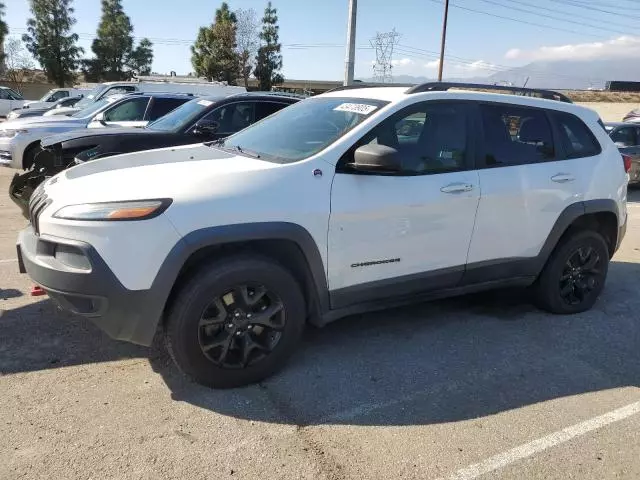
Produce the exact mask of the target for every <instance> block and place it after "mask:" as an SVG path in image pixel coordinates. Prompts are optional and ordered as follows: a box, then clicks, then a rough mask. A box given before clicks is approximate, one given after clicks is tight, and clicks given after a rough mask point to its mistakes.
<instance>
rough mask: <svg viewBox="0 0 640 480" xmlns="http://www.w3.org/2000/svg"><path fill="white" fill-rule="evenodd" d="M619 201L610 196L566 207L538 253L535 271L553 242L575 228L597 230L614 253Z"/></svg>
mask: <svg viewBox="0 0 640 480" xmlns="http://www.w3.org/2000/svg"><path fill="white" fill-rule="evenodd" d="M618 218H619V212H618V205H617V204H616V202H615V201H614V200H611V199H598V200H586V201H583V202H577V203H574V204H571V205H569V206H568V207H567V208H565V209H564V210H563V211H562V213H561V214H560V216H559V217H558V219H557V220H556V223H555V224H554V226H553V228H552V229H551V232H550V234H549V236H548V237H547V240H546V242H545V243H544V245H543V247H542V249H541V251H540V254H539V255H538V259H539V262H538V265H537V269H538V271H537V273H540V272H541V271H542V268H543V267H544V265H545V264H546V263H547V260H548V259H549V257H550V256H551V253H552V252H553V250H554V249H555V248H556V246H557V245H558V244H559V243H560V242H561V241H562V240H563V239H564V238H566V236H567V235H570V234H571V232H573V231H575V230H584V229H592V230H595V231H597V232H598V233H600V234H601V235H602V236H603V237H604V239H605V241H606V242H607V247H608V248H609V257H613V254H614V253H615V251H616V248H617V246H618V234H619V232H618V230H619V229H618V225H619V222H618Z"/></svg>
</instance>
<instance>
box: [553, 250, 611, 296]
mask: <svg viewBox="0 0 640 480" xmlns="http://www.w3.org/2000/svg"><path fill="white" fill-rule="evenodd" d="M599 267H600V255H599V254H598V252H597V251H596V249H595V248H593V247H591V246H584V247H579V248H578V249H577V250H576V251H575V252H574V253H573V254H572V255H571V256H570V257H569V258H568V259H567V262H566V263H565V266H564V270H563V271H562V276H561V277H560V296H561V297H562V299H563V300H564V301H565V302H566V303H567V304H569V305H578V304H580V303H582V302H583V301H584V300H585V299H586V298H587V297H588V296H589V295H591V293H592V292H593V291H594V290H596V288H597V287H598V286H599V284H600V282H601V281H602V278H601V277H602V275H601V274H602V271H601V270H600V268H599Z"/></svg>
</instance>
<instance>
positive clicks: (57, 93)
mask: <svg viewBox="0 0 640 480" xmlns="http://www.w3.org/2000/svg"><path fill="white" fill-rule="evenodd" d="M89 92H90V90H89V89H85V88H54V89H52V90H49V91H48V92H47V93H45V94H44V95H43V96H42V98H40V100H27V101H25V102H24V105H23V106H22V108H46V107H49V106H51V105H52V104H53V103H55V102H57V101H58V100H62V99H64V98H69V97H83V96H84V95H87V94H88V93H89Z"/></svg>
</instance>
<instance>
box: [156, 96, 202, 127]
mask: <svg viewBox="0 0 640 480" xmlns="http://www.w3.org/2000/svg"><path fill="white" fill-rule="evenodd" d="M213 103H214V102H212V101H210V100H205V99H202V100H191V101H189V102H187V103H183V104H182V105H180V106H179V107H178V108H176V109H175V110H173V111H171V112H169V113H168V114H166V115H165V116H164V117H160V118H159V119H158V120H156V121H155V122H153V123H150V124H149V125H147V127H146V128H148V129H149V130H158V131H161V132H171V131H178V130H182V129H183V128H185V127H187V126H189V125H191V123H192V122H193V121H194V120H195V119H196V118H198V117H199V116H200V115H201V114H202V112H203V111H204V110H206V109H207V108H209V106H210V105H212V104H213Z"/></svg>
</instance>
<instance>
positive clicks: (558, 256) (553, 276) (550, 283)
mask: <svg viewBox="0 0 640 480" xmlns="http://www.w3.org/2000/svg"><path fill="white" fill-rule="evenodd" d="M608 269H609V249H608V248H607V243H606V242H605V240H604V238H603V237H602V235H600V234H599V233H598V232H595V231H590V230H583V231H578V232H576V233H573V234H570V236H568V237H566V238H565V239H563V240H562V242H561V243H560V244H559V245H558V246H557V247H556V249H555V250H554V252H553V253H552V254H551V257H550V258H549V260H548V262H547V264H546V265H545V267H544V269H543V270H542V273H541V274H540V276H539V277H538V280H537V281H536V283H535V284H534V295H535V300H536V304H537V305H538V306H539V307H540V308H542V309H543V310H546V311H548V312H551V313H557V314H573V313H580V312H584V311H586V310H589V309H590V308H591V307H593V305H594V304H595V302H596V300H597V299H598V296H599V295H600V293H601V292H602V289H603V288H604V284H605V280H606V278H607V272H608Z"/></svg>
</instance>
